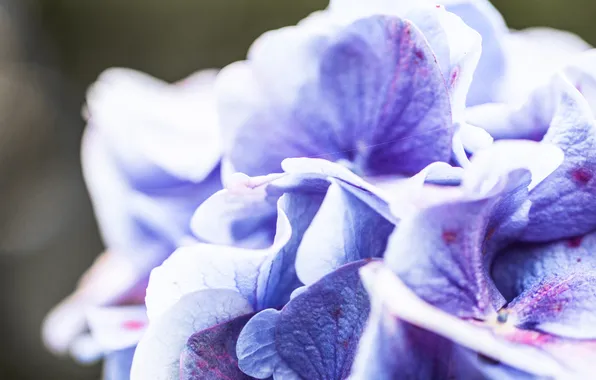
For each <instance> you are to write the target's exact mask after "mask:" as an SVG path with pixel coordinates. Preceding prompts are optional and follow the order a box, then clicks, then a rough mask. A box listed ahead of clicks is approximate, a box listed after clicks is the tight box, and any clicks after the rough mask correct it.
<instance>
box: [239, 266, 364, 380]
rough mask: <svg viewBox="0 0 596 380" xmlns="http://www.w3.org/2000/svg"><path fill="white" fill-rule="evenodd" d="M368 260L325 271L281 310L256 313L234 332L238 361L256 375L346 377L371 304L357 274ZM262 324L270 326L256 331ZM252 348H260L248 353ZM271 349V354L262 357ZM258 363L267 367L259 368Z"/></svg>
mask: <svg viewBox="0 0 596 380" xmlns="http://www.w3.org/2000/svg"><path fill="white" fill-rule="evenodd" d="M366 262H367V261H359V262H355V263H351V264H348V265H346V266H343V267H341V268H340V269H338V270H337V271H335V272H333V273H331V274H329V275H327V276H325V277H323V278H322V279H321V280H320V281H319V282H317V283H315V284H313V285H311V286H309V287H308V288H307V290H305V291H304V292H302V293H301V294H299V295H297V296H296V297H295V298H293V299H292V300H291V301H290V302H289V303H288V304H287V305H286V306H285V307H284V308H283V309H282V310H281V312H280V313H279V314H276V313H275V312H274V311H264V312H262V313H266V316H262V317H261V318H259V314H257V316H256V317H255V318H254V319H253V320H251V321H250V322H249V323H248V324H247V325H246V327H245V328H244V330H243V331H242V333H241V334H240V337H239V338H238V344H237V353H238V361H239V365H240V367H241V368H242V369H243V370H245V372H247V373H248V374H249V375H251V376H255V377H256V375H257V374H258V375H259V376H261V377H262V376H267V375H270V374H271V373H275V372H276V371H280V372H290V373H294V374H295V375H297V376H299V377H300V378H304V379H343V378H346V377H347V376H348V374H349V372H350V368H351V365H352V360H353V358H354V354H355V350H356V346H357V344H358V340H359V338H360V333H361V331H362V329H363V327H364V322H365V320H366V317H367V315H368V310H369V303H368V298H367V296H366V292H365V290H364V288H363V287H362V284H361V283H360V279H359V275H358V269H359V268H360V267H362V265H364V264H365V263H366ZM253 321H255V322H253ZM272 323H275V331H274V337H272V332H271V331H272V327H270V326H271V324H272ZM263 326H269V327H267V332H266V333H263V334H259V332H261V331H263V329H264V327H263ZM273 341H274V343H273ZM273 347H275V352H274V351H273ZM254 352H257V353H259V354H258V355H252V354H251V353H254ZM265 353H266V354H267V355H265ZM269 355H272V357H273V358H274V359H271V358H269V359H266V358H265V359H264V357H265V356H269ZM260 365H264V366H267V368H268V370H267V371H266V372H260V371H259V368H261V367H260ZM272 366H275V367H274V368H271V367H272ZM253 370H254V371H255V372H254V373H253ZM271 371H273V372H271ZM283 378H285V377H283Z"/></svg>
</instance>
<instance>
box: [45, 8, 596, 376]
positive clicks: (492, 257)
mask: <svg viewBox="0 0 596 380" xmlns="http://www.w3.org/2000/svg"><path fill="white" fill-rule="evenodd" d="M543 38H548V41H549V42H548V45H547V44H545V43H544V39H543ZM561 41H564V42H562V43H560V44H559V42H561ZM559 45H560V46H559ZM587 48H588V47H587V45H586V44H585V43H584V42H583V41H580V40H578V39H576V38H575V37H572V36H569V35H567V34H564V33H562V32H555V31H546V30H541V31H524V32H511V31H509V30H508V29H507V27H506V25H505V23H504V21H503V19H502V17H501V16H500V15H499V14H498V12H497V11H496V10H495V9H494V8H493V7H492V5H490V3H488V2H487V1H483V0H446V1H445V2H444V4H443V5H436V4H434V3H430V2H428V1H420V2H412V1H396V0H373V1H369V2H362V1H357V0H332V1H331V2H330V4H329V7H328V8H327V9H325V10H323V11H320V12H316V13H314V14H313V15H311V16H309V17H308V18H306V19H305V20H303V21H301V22H300V23H299V24H298V25H296V26H292V27H287V28H283V29H280V30H276V31H271V32H268V33H266V34H264V35H263V36H261V37H260V38H259V39H258V40H257V41H256V42H255V43H254V44H253V46H252V47H251V48H250V50H249V53H248V58H247V60H246V61H242V62H237V63H234V64H232V65H230V66H228V67H226V68H224V69H223V70H222V71H221V72H220V73H219V74H218V75H217V78H216V80H215V85H214V86H215V94H216V98H217V99H216V100H217V101H216V104H217V113H218V120H217V124H218V126H220V127H221V132H222V141H221V150H222V151H223V155H222V156H221V162H222V164H221V178H222V182H223V183H224V185H225V186H224V187H225V188H224V189H222V190H219V191H217V192H215V193H214V194H213V192H214V191H216V190H218V186H219V181H220V167H219V162H220V145H219V140H218V138H217V136H216V135H215V134H216V133H217V131H216V129H210V130H209V131H208V132H205V131H204V130H203V129H197V128H196V123H195V121H196V119H194V118H193V117H189V115H188V113H183V112H180V113H176V115H177V116H180V117H183V118H184V119H183V120H180V122H179V124H176V126H177V127H180V126H188V128H186V127H184V128H182V129H176V128H173V129H172V127H171V125H170V123H171V122H172V119H171V118H170V115H168V116H167V117H165V118H164V119H163V124H162V123H158V124H153V123H151V122H152V121H155V120H160V121H161V120H162V119H161V117H156V116H155V115H153V116H152V117H151V119H150V120H147V121H148V122H150V123H148V124H144V125H143V128H147V125H151V126H155V129H153V128H151V129H150V130H149V131H147V130H143V131H142V132H132V131H133V130H134V127H136V126H137V125H138V126H139V127H140V124H139V115H138V114H133V115H132V116H133V117H132V118H131V119H130V120H129V119H126V123H127V126H126V127H127V128H121V127H120V123H121V122H123V120H125V118H122V117H120V116H119V117H115V116H114V115H116V113H114V112H105V113H104V112H99V110H100V109H102V108H105V109H108V108H109V107H108V105H111V106H121V104H122V102H121V101H120V100H119V99H118V93H116V92H114V93H110V94H109V96H105V97H104V96H97V94H104V89H106V88H111V86H112V85H108V86H107V87H105V85H106V81H103V85H102V81H101V80H100V84H99V85H98V86H99V87H97V88H96V89H95V90H92V91H91V93H90V110H91V115H92V116H93V117H92V118H91V120H90V129H89V131H88V132H87V136H92V137H93V138H90V137H87V138H86V141H91V142H93V144H91V143H90V144H89V145H88V146H87V145H85V146H84V148H85V149H84V150H86V151H89V152H95V153H97V154H93V155H90V154H88V156H89V157H93V159H89V160H88V162H89V163H90V165H93V167H92V169H93V171H94V172H97V173H101V174H102V175H103V174H106V175H107V174H111V175H113V177H111V178H108V177H105V178H108V179H107V180H105V179H104V178H102V177H99V174H94V176H93V177H89V178H88V182H89V183H90V190H91V192H92V195H93V196H94V203H95V207H96V209H97V213H98V217H99V220H100V224H101V225H102V229H104V231H103V232H104V235H105V239H106V242H107V245H108V248H109V250H110V252H111V253H110V254H109V256H107V257H108V258H109V260H108V263H125V264H118V267H119V268H124V269H125V270H130V271H131V273H132V275H130V273H129V277H127V279H128V282H127V283H126V284H125V285H123V286H120V285H121V284H119V286H118V287H117V290H114V291H111V292H100V293H98V294H101V295H102V297H103V298H100V301H97V299H96V298H89V296H88V295H89V294H90V291H89V290H87V291H86V292H84V293H85V294H86V295H87V299H86V300H84V299H83V298H80V297H74V301H73V300H71V301H69V302H68V303H67V304H66V305H67V307H66V310H68V309H73V308H74V310H81V309H82V308H81V306H84V307H85V308H87V307H88V306H89V305H94V306H98V305H99V306H106V305H119V304H121V303H122V302H123V301H126V300H130V298H128V299H127V298H126V297H127V296H129V295H133V294H136V292H134V288H133V285H136V284H142V280H143V279H145V278H146V275H147V273H148V271H149V270H150V269H151V268H152V267H154V266H156V265H159V264H160V263H161V262H162V261H163V260H164V259H166V257H168V256H169V258H167V259H166V260H165V261H164V262H163V264H161V265H160V266H158V267H157V268H155V269H154V270H153V271H152V272H151V276H150V281H149V285H148V287H147V290H146V298H145V303H146V310H145V309H144V308H143V307H142V306H141V307H138V306H136V307H122V306H118V307H103V308H96V309H95V310H94V311H93V312H92V313H89V315H88V318H87V319H85V320H83V319H81V318H80V317H79V321H88V324H89V326H90V328H91V330H92V333H93V335H94V340H93V342H95V343H96V344H99V345H100V346H101V347H103V349H104V351H113V350H120V349H124V348H127V349H126V350H122V351H118V352H112V354H111V355H109V356H108V358H109V361H108V363H107V365H106V376H114V378H119V377H122V378H126V375H125V373H126V372H127V370H128V368H129V367H130V365H131V356H132V354H133V351H134V359H133V363H132V369H131V377H132V379H133V380H144V379H163V380H169V379H177V378H180V379H251V378H257V379H269V378H273V379H278V380H280V379H281V380H286V379H290V380H292V379H345V378H350V379H371V378H374V379H392V378H439V379H440V378H445V379H452V378H457V379H468V378H495V379H497V378H498V379H502V378H543V377H554V378H586V377H588V376H589V375H590V365H589V363H590V361H591V358H592V356H594V354H595V353H596V344H595V340H594V339H596V338H595V337H594V333H595V330H594V328H593V327H592V325H593V324H594V322H595V320H596V317H595V315H596V310H594V306H593V304H594V301H596V300H594V295H595V294H596V291H594V289H592V288H593V282H594V278H593V277H594V275H593V272H594V259H592V256H593V255H592V254H591V253H590V249H591V247H592V243H593V240H594V237H593V234H594V231H595V230H596V222H595V220H596V219H594V218H593V216H592V215H593V214H595V212H591V210H592V208H593V205H594V204H595V202H594V201H595V200H594V199H593V198H594V194H593V193H594V192H593V191H592V185H593V173H594V170H595V169H594V167H593V166H594V164H593V162H592V161H593V159H592V154H593V151H594V147H593V146H592V145H593V142H594V141H593V140H594V132H595V129H594V128H595V127H594V113H593V111H592V110H593V109H596V108H595V107H596V98H595V97H596V87H595V86H596V80H595V77H594V75H593V71H592V69H591V63H592V61H593V59H594V54H593V52H591V51H588V52H584V53H582V54H579V55H577V56H576V58H573V59H571V60H567V59H565V63H563V62H562V61H560V60H559V61H555V60H552V62H548V64H546V63H544V62H536V61H532V62H534V63H532V65H536V67H534V66H524V65H522V64H521V63H519V62H518V59H519V57H520V54H519V50H518V49H522V51H524V52H532V54H533V55H534V56H536V57H545V56H546V57H550V56H551V55H560V52H561V51H563V50H565V49H567V50H565V51H569V52H581V51H584V50H586V49H587ZM561 49H563V50H561ZM541 59H543V58H541ZM560 67H562V68H563V70H562V72H560V73H557V75H555V76H554V77H553V79H552V80H551V81H550V82H548V81H547V78H550V77H551V76H552V74H553V73H554V72H555V71H556V69H558V68H560ZM530 71H531V72H530ZM118 75H120V74H117V75H116V74H111V75H110V76H108V77H106V79H110V78H113V77H115V76H116V77H117V76H118ZM126 77H127V79H130V73H129V74H128V75H127V76H126ZM199 78H201V77H199ZM520 78H521V79H520ZM107 82H110V83H115V82H111V81H110V80H108V81H107ZM116 82H117V81H116ZM199 82H201V81H199ZM127 83H129V84H130V82H127ZM190 83H191V87H190V91H189V92H190V94H189V93H187V92H186V91H183V90H178V89H177V90H175V91H174V93H175V94H176V95H175V96H173V95H172V92H170V90H171V89H170V88H168V87H167V86H164V85H163V84H160V85H159V86H157V85H156V88H157V87H158V91H156V92H155V96H156V99H158V98H159V101H160V106H161V102H162V101H163V99H161V97H162V96H163V94H167V96H168V97H169V96H172V98H171V100H172V105H171V107H172V108H171V109H172V110H174V109H175V110H178V111H182V110H186V106H188V104H189V103H187V102H190V103H192V104H195V102H197V98H196V96H202V98H201V99H202V102H203V101H204V102H205V103H201V104H204V105H205V109H203V110H202V112H203V115H198V113H197V114H196V115H197V117H201V116H205V114H208V115H210V114H211V112H213V109H212V108H211V107H210V105H209V100H211V97H210V94H211V92H210V90H209V89H205V88H204V87H203V85H205V83H204V82H201V84H200V85H198V86H197V87H194V86H192V84H193V83H196V82H195V81H194V80H191V81H190ZM179 91H180V92H181V93H182V94H181V93H179ZM93 98H96V99H101V101H100V100H98V101H97V102H94V101H91V100H92V99H93ZM129 98H130V97H129V96H127V99H129ZM206 98H207V100H205V99H206ZM526 98H527V99H526ZM94 104H95V109H96V112H93V108H94ZM166 104H170V103H166ZM466 105H468V106H472V107H468V108H466ZM98 107H99V108H98ZM175 107H181V108H175ZM155 108H156V109H157V107H155ZM165 108H166V110H170V109H169V108H168V107H165ZM143 109H145V107H144V108H143ZM152 110H153V108H152ZM188 110H190V107H189V108H188ZM126 111H127V112H128V109H127V110H126ZM193 111H194V112H196V110H193ZM127 115H128V113H125V114H124V116H127ZM192 115H193V116H194V115H195V114H194V113H193V114H192ZM143 120H144V119H143ZM208 120H209V119H208ZM202 121H203V122H204V119H202V118H201V119H199V122H202ZM213 124H215V121H214V120H213ZM164 125H167V126H168V128H169V129H168V130H167V131H166V130H165V128H163V126H164ZM131 126H132V127H131ZM130 128H133V129H132V130H131V129H130ZM125 131H131V135H130V136H134V137H136V139H134V140H133V141H134V142H135V143H134V144H132V145H131V144H130V142H127V141H126V137H125V136H126V133H127V132H125ZM134 131H136V130H134ZM172 131H174V133H172ZM211 132H213V133H215V134H214V135H213V136H212V135H211V134H210V133H211ZM205 133H207V135H205ZM130 136H129V138H130ZM493 138H494V139H496V140H507V139H515V140H517V141H497V142H494V143H493ZM145 139H146V140H145ZM165 139H173V140H172V143H170V144H160V143H161V142H162V141H164V140H165ZM529 140H530V141H529ZM531 140H534V141H531ZM195 141H200V143H203V145H204V146H203V145H201V147H203V148H204V149H197V144H195ZM212 141H213V142H214V143H213V144H212V143H211V142H212ZM158 142H159V143H158ZM205 142H207V143H205ZM205 144H207V145H208V146H207V145H205ZM98 147H99V148H98ZM172 147H176V149H175V151H173V150H172ZM100 149H103V150H100ZM100 159H101V160H103V161H99V160H100ZM98 162H99V163H102V165H99V163H98ZM103 164H105V165H103ZM452 165H453V166H452ZM106 168H108V169H110V170H107V169H106ZM90 172H91V171H89V173H90ZM94 184H95V185H94ZM101 184H118V185H121V186H122V191H120V192H118V194H117V196H116V195H114V194H115V190H114V191H112V192H108V191H106V190H105V188H103V189H100V188H99V186H101ZM93 189H99V190H97V192H94V190H93ZM112 190H113V189H112ZM211 194H213V195H211ZM112 195H114V196H112ZM209 195H211V196H210V197H209V198H208V199H206V198H207V197H208V196H209ZM110 206H114V207H110ZM195 209H196V212H195ZM594 211H596V210H594ZM191 216H192V217H191ZM112 227H114V228H112ZM177 247H180V248H178V249H176V248H177ZM174 249H176V251H175V252H174V253H173V254H172V255H171V256H170V253H171V252H172V251H173V250H174ZM96 278H98V279H101V278H102V277H101V276H97V277H96ZM84 289H94V287H91V288H89V287H87V288H84ZM89 299H90V300H91V301H89ZM59 310H60V309H59ZM62 310H65V309H64V307H63V308H62ZM145 312H146V315H147V317H148V320H149V325H148V327H147V329H146V330H145V331H144V333H143V337H142V339H141V340H140V342H139V344H138V346H137V348H136V350H134V344H135V343H136V341H137V340H138V337H139V335H140V334H136V335H135V334H130V331H129V330H130V327H132V324H130V322H140V324H134V323H133V324H134V325H135V326H136V327H139V326H141V327H144V322H145V321H144V315H145ZM67 314H68V313H67ZM57 315H60V314H57ZM62 315H65V314H64V312H62ZM69 315H75V316H80V315H82V314H81V313H80V312H78V313H70V314H69ZM54 319H55V317H54ZM81 324H82V322H80V323H79V325H81ZM50 325H51V324H50ZM70 331H73V332H74V333H73V334H71V335H69V339H66V340H62V341H63V342H65V345H68V346H72V341H73V340H72V337H73V336H74V335H75V333H76V334H78V333H79V332H80V331H81V329H80V328H79V329H71V330H70ZM77 342H79V344H78V345H76V346H77V347H82V344H80V342H81V339H78V340H77ZM131 347H132V348H131ZM78 352H82V349H79V350H78Z"/></svg>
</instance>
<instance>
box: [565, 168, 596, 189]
mask: <svg viewBox="0 0 596 380" xmlns="http://www.w3.org/2000/svg"><path fill="white" fill-rule="evenodd" d="M593 176H594V174H593V173H592V172H591V171H590V170H589V169H586V168H584V167H580V168H577V169H574V170H573V171H572V172H571V177H573V180H574V181H575V182H577V183H579V184H581V185H585V184H587V183H588V182H590V180H591V179H592V177H593Z"/></svg>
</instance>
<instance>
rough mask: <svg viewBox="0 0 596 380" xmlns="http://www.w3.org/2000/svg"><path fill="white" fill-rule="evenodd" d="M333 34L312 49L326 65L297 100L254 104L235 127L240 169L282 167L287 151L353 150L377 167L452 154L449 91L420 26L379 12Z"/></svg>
mask: <svg viewBox="0 0 596 380" xmlns="http://www.w3.org/2000/svg"><path fill="white" fill-rule="evenodd" d="M313 38H317V37H313ZM387 41H391V43H389V44H388V43H387ZM326 44H327V45H326V48H325V49H322V50H321V53H320V54H313V55H312V57H311V59H314V60H318V61H317V67H318V71H317V75H314V76H313V78H311V79H310V80H307V81H305V84H304V85H303V86H302V88H301V89H300V96H299V97H298V99H297V100H296V101H294V102H291V103H289V104H281V105H280V104H275V102H268V101H265V102H262V103H259V104H257V105H254V106H253V107H252V112H251V113H250V116H247V117H245V118H242V120H240V121H236V122H238V123H240V125H239V126H237V127H234V128H230V129H232V130H234V131H235V133H234V134H233V137H232V147H231V150H230V152H229V153H230V157H231V162H232V165H233V167H234V168H235V169H236V170H239V171H242V172H244V173H247V174H250V175H259V174H265V173H268V172H273V171H278V170H279V165H280V163H281V161H282V160H283V159H284V158H287V157H305V156H306V157H308V156H310V157H324V158H327V159H330V160H339V159H342V160H347V161H349V162H350V163H351V164H352V165H354V167H355V168H356V169H357V170H359V171H362V172H365V173H367V174H371V175H375V174H395V173H405V174H413V173H415V172H417V171H419V170H420V169H422V168H423V167H424V166H426V165H427V164H429V163H431V162H433V161H438V160H439V161H440V160H443V161H445V160H448V159H449V156H450V149H451V137H452V133H453V132H452V128H451V111H450V105H449V96H448V93H447V89H446V87H445V84H444V81H443V79H442V75H441V72H440V68H439V67H438V64H437V63H436V61H435V59H434V56H433V54H432V52H431V50H430V49H429V47H428V46H427V44H426V41H425V39H424V37H423V36H422V35H421V34H420V32H419V31H418V30H417V29H416V28H415V27H413V26H412V25H411V24H410V23H409V22H407V21H402V20H400V19H398V18H391V17H380V16H377V17H370V18H367V19H363V20H359V21H357V22H355V23H353V24H351V25H350V26H347V27H345V28H343V29H341V30H340V31H339V32H338V33H336V35H334V36H333V37H331V39H330V40H329V41H327V42H326ZM250 63H252V62H250ZM255 70H256V69H255ZM286 75H291V76H294V75H296V73H293V72H292V73H287V74H286ZM226 77H227V78H228V79H226ZM224 79H226V80H230V81H231V80H232V79H234V76H233V75H229V76H225V77H224ZM224 79H222V80H224ZM253 79H254V78H253ZM257 84H258V83H257ZM222 87H223V88H225V85H222ZM225 96H226V94H225V93H224V94H222V97H223V98H224V101H225ZM355 105H356V106H355ZM257 130H258V131H259V133H255V131H257Z"/></svg>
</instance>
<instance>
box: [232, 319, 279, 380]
mask: <svg viewBox="0 0 596 380" xmlns="http://www.w3.org/2000/svg"><path fill="white" fill-rule="evenodd" d="M279 314H280V312H279V311H277V310H275V309H266V310H263V311H261V312H260V313H258V314H257V315H255V316H254V317H253V318H252V319H251V320H250V321H249V322H248V324H247V326H246V328H245V329H244V330H243V331H242V332H241V335H240V337H239V338H238V344H237V346H236V347H237V349H236V351H237V355H238V357H239V358H240V360H239V366H240V369H241V370H242V371H243V372H244V373H249V374H250V375H251V376H253V377H256V378H257V379H265V378H267V377H270V376H273V375H274V374H275V375H278V374H279V373H280V372H281V371H284V372H286V373H289V372H290V370H289V369H288V367H287V365H286V364H285V363H284V361H283V360H282V359H281V357H280V356H279V354H278V353H277V347H276V345H275V343H276V340H275V339H276V338H275V330H276V327H277V324H278V323H279ZM274 378H276V376H274Z"/></svg>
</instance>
